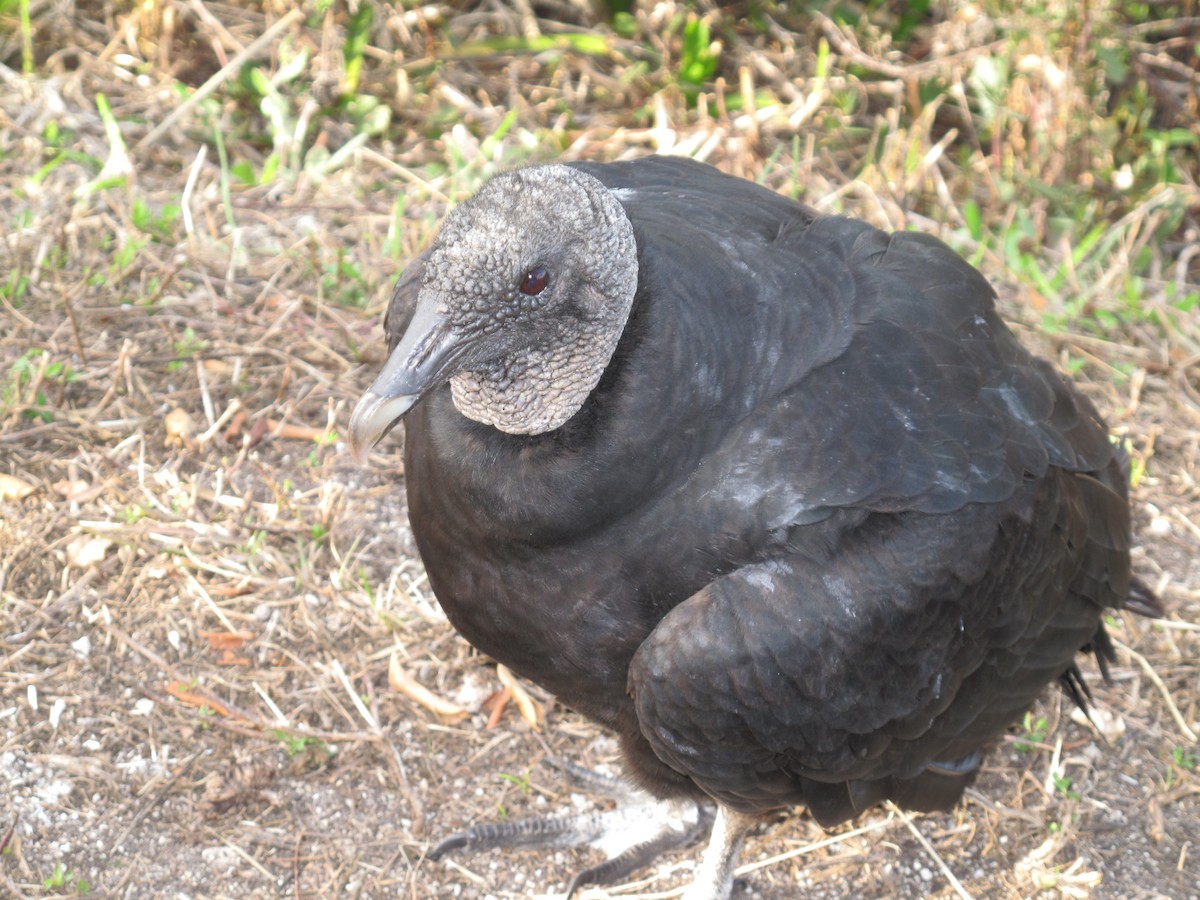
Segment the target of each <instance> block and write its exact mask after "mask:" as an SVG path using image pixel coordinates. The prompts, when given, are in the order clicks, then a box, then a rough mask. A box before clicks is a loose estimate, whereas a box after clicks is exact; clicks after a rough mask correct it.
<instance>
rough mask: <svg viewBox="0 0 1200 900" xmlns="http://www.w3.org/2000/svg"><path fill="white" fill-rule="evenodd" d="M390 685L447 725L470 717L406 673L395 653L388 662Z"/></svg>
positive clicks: (461, 708)
mask: <svg viewBox="0 0 1200 900" xmlns="http://www.w3.org/2000/svg"><path fill="white" fill-rule="evenodd" d="M388 684H389V685H390V686H391V688H392V690H394V691H399V692H400V693H401V694H403V695H404V696H406V697H408V699H410V700H412V701H413V702H414V703H417V704H418V705H420V706H423V707H425V708H426V709H427V710H429V711H430V712H431V713H433V714H434V715H435V716H437V717H438V718H439V719H441V720H442V721H443V722H446V723H447V724H449V723H452V722H459V721H461V720H463V719H465V718H466V717H467V715H468V713H467V711H466V710H465V709H464V708H463V707H461V706H459V705H458V704H457V703H453V702H451V701H450V700H447V699H445V698H444V697H439V696H438V695H437V694H435V693H434V692H433V691H431V690H429V688H427V687H425V685H423V684H421V683H420V682H418V681H417V680H416V679H415V678H413V677H412V676H411V675H409V674H408V673H407V672H405V671H404V667H403V666H402V665H401V664H400V657H399V656H398V655H396V654H395V653H393V654H392V658H391V660H389V661H388Z"/></svg>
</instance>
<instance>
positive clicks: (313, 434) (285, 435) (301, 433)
mask: <svg viewBox="0 0 1200 900" xmlns="http://www.w3.org/2000/svg"><path fill="white" fill-rule="evenodd" d="M267 427H268V428H270V429H271V436H272V437H276V438H279V439H281V440H285V441H320V442H326V441H328V439H329V430H328V429H326V428H311V427H309V426H307V425H292V424H291V423H290V422H277V421H276V420H275V419H267Z"/></svg>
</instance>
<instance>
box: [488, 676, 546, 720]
mask: <svg viewBox="0 0 1200 900" xmlns="http://www.w3.org/2000/svg"><path fill="white" fill-rule="evenodd" d="M496 677H497V678H499V679H500V683H501V684H502V685H504V686H505V687H506V688H508V689H509V690H510V691H512V698H513V703H515V704H517V709H519V710H520V711H521V718H522V719H524V720H525V721H526V722H528V723H529V727H530V728H532V729H533V730H534V731H541V730H542V723H544V722H545V721H546V710H545V709H543V708H542V704H540V703H538V702H537V701H536V700H534V699H533V698H532V697H530V696H529V692H528V691H526V690H525V688H524V686H523V685H522V684H521V682H519V681H517V676H516V675H514V674H513V673H512V672H511V671H509V668H508V666H504V665H498V666H496Z"/></svg>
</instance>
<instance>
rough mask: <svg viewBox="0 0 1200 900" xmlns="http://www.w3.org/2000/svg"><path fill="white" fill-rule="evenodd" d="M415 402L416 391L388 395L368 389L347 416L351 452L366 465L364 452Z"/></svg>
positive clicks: (360, 462)
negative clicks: (392, 395) (348, 419)
mask: <svg viewBox="0 0 1200 900" xmlns="http://www.w3.org/2000/svg"><path fill="white" fill-rule="evenodd" d="M416 402H417V398H416V396H415V395H410V394H405V395H401V396H399V397H388V396H386V395H384V394H379V393H376V392H375V391H374V390H373V389H369V390H367V391H366V392H365V393H364V394H363V395H362V397H360V398H359V400H358V403H357V404H356V405H355V407H354V412H353V413H352V414H351V416H350V430H349V432H348V434H347V438H348V443H349V445H350V455H351V456H353V457H354V459H355V461H356V462H357V463H358V464H359V465H365V464H366V462H367V454H368V453H370V451H371V448H372V447H374V446H375V445H376V444H377V443H379V439H380V438H382V437H383V436H384V435H385V434H387V431H388V429H389V428H391V426H392V423H393V422H395V421H396V420H397V419H399V418H400V417H401V416H402V415H404V414H405V413H406V412H408V411H409V409H411V408H412V405H413V404H414V403H416Z"/></svg>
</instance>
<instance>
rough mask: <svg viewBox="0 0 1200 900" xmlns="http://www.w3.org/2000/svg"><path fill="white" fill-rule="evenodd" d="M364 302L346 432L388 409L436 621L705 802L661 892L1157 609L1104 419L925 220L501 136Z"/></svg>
mask: <svg viewBox="0 0 1200 900" xmlns="http://www.w3.org/2000/svg"><path fill="white" fill-rule="evenodd" d="M384 330H385V333H386V336H387V348H388V356H387V360H386V362H385V363H384V364H383V367H382V369H381V370H380V371H379V373H378V375H377V377H376V378H375V380H374V382H373V384H372V386H371V387H370V388H369V389H368V390H366V391H365V393H363V395H362V396H361V399H360V400H359V401H358V403H357V405H356V407H355V409H354V411H353V414H352V416H351V420H350V425H349V431H348V438H349V445H350V449H351V451H352V452H353V453H354V454H355V456H356V457H357V458H358V459H360V460H365V459H366V458H367V454H368V451H369V450H370V449H371V448H372V447H374V446H375V445H376V444H377V443H378V442H379V441H380V439H381V438H382V437H383V436H384V435H385V434H386V433H387V432H388V431H389V430H390V429H391V428H392V427H393V426H394V425H395V424H396V423H397V422H398V421H400V420H401V419H403V421H404V424H405V428H404V481H405V488H406V490H407V496H408V508H409V516H410V520H411V525H412V529H413V534H414V537H415V540H416V546H417V549H418V551H419V553H420V556H421V558H422V560H423V563H424V566H425V569H426V571H427V573H428V578H429V584H430V586H431V588H432V590H433V593H434V595H435V596H436V598H437V599H438V601H439V603H440V604H441V606H442V608H443V609H444V611H445V613H446V615H447V617H448V618H449V620H450V622H451V623H452V624H453V626H454V627H455V628H456V629H457V630H458V631H459V632H460V633H461V634H462V636H463V637H465V638H466V640H467V641H468V642H469V643H470V644H472V645H473V646H474V647H476V648H477V649H478V650H480V651H481V652H483V653H485V654H487V655H488V656H490V657H492V658H493V659H495V660H496V661H498V662H501V663H503V664H504V665H506V666H508V667H509V668H510V669H512V670H513V671H515V672H517V673H518V674H520V675H521V676H523V677H525V678H527V679H529V680H530V681H532V682H534V683H536V684H538V685H540V686H542V687H543V688H545V689H546V690H548V691H549V692H551V693H553V694H554V695H556V696H557V698H558V699H559V700H560V701H561V702H562V703H564V704H565V705H566V706H568V707H571V708H573V709H575V710H577V711H578V712H579V713H582V714H583V715H584V716H586V717H587V718H589V719H591V720H592V721H594V722H596V723H598V724H599V725H600V726H603V727H604V728H606V729H608V730H610V731H611V732H613V733H614V734H615V735H616V737H617V739H618V742H619V746H620V749H621V754H622V758H623V762H624V766H625V770H626V777H627V778H628V779H629V780H630V781H631V783H632V787H631V788H630V791H632V792H635V793H637V794H639V796H642V797H643V798H644V799H645V800H646V801H647V802H651V803H656V804H658V806H659V808H660V809H662V810H665V813H664V816H665V817H666V818H665V819H661V821H667V820H669V819H671V817H672V816H675V817H679V816H681V815H682V816H683V817H685V818H689V817H690V824H689V826H688V827H687V828H686V829H683V830H684V831H686V832H688V833H692V832H694V831H695V830H696V828H697V827H699V828H706V827H709V826H710V825H711V835H710V839H709V843H708V846H707V848H706V849H705V850H704V852H703V855H702V859H701V861H700V863H699V865H698V867H697V869H696V874H695V879H694V882H693V883H692V885H691V887H690V888H689V889H688V891H689V892H688V893H687V895H686V896H687V897H688V900H724V898H727V897H728V896H729V895H730V893H731V891H732V888H733V871H734V868H735V867H736V863H737V859H738V856H739V853H740V850H741V846H742V844H743V841H744V839H745V837H746V835H747V834H748V833H750V832H751V831H752V830H753V829H754V828H755V827H757V826H758V824H759V823H761V822H763V821H764V820H765V819H766V818H769V817H771V816H777V815H779V814H780V812H781V811H783V812H785V813H786V812H788V811H792V810H804V809H806V810H807V811H808V812H809V814H811V815H812V816H813V817H814V818H815V819H816V821H817V822H818V823H820V824H821V825H822V826H824V827H827V828H828V827H833V826H836V825H838V824H840V823H843V822H846V821H849V820H851V819H853V818H855V817H856V816H858V815H859V814H861V813H863V812H864V811H866V810H868V809H870V808H871V807H873V806H875V805H877V804H880V803H883V802H885V801H892V802H894V803H896V804H897V805H899V806H900V807H902V808H906V809H911V810H917V811H929V810H940V809H948V808H951V807H953V805H954V804H955V803H956V802H957V801H958V800H959V799H960V797H961V795H962V793H963V790H964V789H965V788H966V787H967V786H968V785H969V784H970V783H971V781H972V779H973V777H974V775H975V773H976V772H977V771H978V769H979V766H980V762H981V760H982V758H983V754H984V752H985V751H986V750H987V749H988V747H989V746H991V745H993V744H995V743H996V742H997V741H998V740H1000V739H1001V737H1002V736H1003V734H1004V732H1005V730H1006V729H1007V728H1008V727H1009V726H1010V725H1011V724H1012V723H1013V722H1014V721H1016V720H1018V719H1019V718H1020V716H1021V715H1022V714H1023V712H1025V711H1026V710H1027V709H1028V708H1029V707H1030V705H1031V704H1032V703H1033V702H1034V701H1035V699H1036V698H1037V697H1038V696H1039V694H1040V693H1041V692H1042V691H1043V689H1044V688H1045V687H1046V686H1047V685H1049V684H1051V683H1053V682H1055V681H1059V682H1061V683H1062V684H1063V685H1064V686H1065V687H1066V688H1067V690H1068V691H1069V692H1070V694H1071V695H1072V697H1074V699H1075V700H1076V702H1078V703H1079V704H1080V705H1082V706H1085V707H1086V705H1087V701H1088V698H1089V697H1090V694H1089V693H1088V689H1087V686H1086V684H1085V683H1084V681H1083V676H1082V674H1081V670H1080V669H1079V668H1078V664H1077V661H1076V660H1077V654H1078V653H1080V652H1081V651H1088V650H1090V651H1093V652H1094V655H1095V656H1096V658H1097V659H1098V660H1099V662H1100V665H1101V668H1102V670H1104V666H1105V663H1106V661H1107V660H1109V659H1111V658H1112V656H1113V648H1112V643H1111V641H1110V640H1109V638H1108V636H1107V634H1106V632H1105V629H1104V616H1105V614H1106V613H1107V612H1111V611H1113V610H1117V609H1121V608H1127V609H1131V610H1133V611H1136V612H1139V613H1143V614H1146V615H1158V614H1160V613H1161V606H1160V604H1159V601H1158V599H1157V598H1156V597H1155V596H1154V594H1153V592H1152V591H1150V590H1149V589H1148V588H1147V587H1146V586H1145V585H1143V584H1142V583H1141V582H1140V581H1138V580H1137V578H1136V577H1135V576H1134V575H1133V574H1132V572H1131V563H1130V547H1131V542H1132V537H1131V525H1130V507H1129V496H1128V484H1129V463H1128V459H1127V455H1126V453H1125V451H1124V450H1123V448H1122V446H1121V444H1120V442H1118V441H1116V440H1114V439H1112V438H1110V435H1109V430H1108V428H1107V427H1106V425H1105V423H1104V421H1103V419H1102V418H1101V416H1100V414H1099V413H1098V411H1097V409H1096V408H1095V406H1094V405H1093V404H1092V403H1091V402H1090V401H1089V400H1088V399H1087V398H1086V397H1085V396H1084V395H1083V394H1082V393H1081V392H1080V391H1079V390H1078V388H1077V387H1076V386H1075V385H1074V384H1073V383H1072V382H1071V381H1069V380H1068V379H1066V378H1065V377H1064V376H1063V375H1061V374H1059V372H1058V371H1057V370H1056V369H1055V368H1054V367H1053V366H1052V365H1051V364H1050V363H1048V362H1046V361H1045V360H1042V359H1040V358H1038V357H1036V356H1034V355H1032V354H1031V353H1029V352H1028V351H1027V350H1026V349H1024V348H1023V347H1022V345H1021V344H1020V343H1018V341H1017V339H1016V337H1015V336H1014V334H1013V333H1012V331H1010V329H1009V328H1008V327H1007V325H1006V324H1005V323H1004V321H1003V320H1002V319H1001V318H1000V316H999V314H998V313H997V310H996V293H995V291H994V290H993V288H992V286H991V285H990V284H989V282H988V281H987V280H986V279H985V278H984V276H983V275H981V274H980V273H979V272H978V271H977V270H976V269H975V268H974V267H972V266H971V265H970V264H968V263H967V262H966V261H964V260H963V259H962V258H961V257H960V256H959V255H958V254H956V253H955V252H954V251H953V250H951V249H950V248H949V247H948V246H947V245H946V244H944V243H943V242H941V241H940V240H938V239H936V238H935V237H932V236H929V235H925V234H921V233H917V232H912V231H900V232H896V233H888V232H885V231H883V230H880V229H878V228H876V227H874V226H872V225H870V224H869V223H866V222H864V221H860V220H857V219H854V218H850V217H845V216H840V215H832V214H822V213H819V212H817V211H815V210H814V209H812V208H810V207H808V206H805V205H803V204H801V203H799V202H796V201H794V200H792V199H789V198H787V197H784V196H782V195H780V194H777V193H775V192H773V191H771V190H770V189H768V188H766V187H763V186H760V185H757V184H754V183H752V182H750V181H747V180H745V179H742V178H738V177H735V176H732V175H728V174H724V173H722V172H720V171H719V170H718V169H717V168H715V167H712V166H709V165H706V164H704V163H701V162H697V161H694V160H691V159H686V158H681V157H667V156H648V157H643V158H640V159H634V160H626V161H618V162H590V161H569V162H561V163H549V164H541V165H530V166H526V167H523V168H517V169H513V170H511V171H507V172H503V173H500V174H497V175H495V176H494V177H492V178H491V179H490V180H489V181H487V182H486V183H485V184H484V186H483V187H482V188H481V189H480V190H479V191H478V193H476V194H475V195H474V196H473V197H472V198H470V199H469V200H466V201H464V202H463V203H461V204H460V205H458V206H456V207H455V208H453V209H452V210H451V211H450V212H449V213H448V214H447V216H446V217H445V219H444V221H443V223H442V225H441V227H440V230H439V231H438V233H437V234H436V236H435V237H434V239H433V240H432V243H431V244H430V246H429V249H428V250H426V251H425V252H424V253H422V254H420V255H419V256H417V257H416V258H415V259H414V260H412V261H411V262H410V264H409V265H408V266H407V267H406V268H405V270H404V272H403V273H402V275H401V277H400V278H399V280H398V281H397V284H396V286H395V290H394V293H393V295H392V298H391V302H390V304H389V306H388V309H387V312H386V314H385V318H384ZM1104 672H1105V675H1107V672H1106V670H1104ZM697 810H700V812H699V813H697ZM647 818H654V817H653V816H647ZM656 821H660V819H656ZM697 822H698V823H699V825H697ZM672 829H675V830H674V831H673V830H672ZM516 830H517V831H521V832H522V833H521V834H516V835H514V833H513V832H514V829H511V828H510V829H508V833H507V837H508V841H507V843H509V844H522V843H525V844H527V843H528V842H529V841H530V840H532V839H533V838H532V837H531V835H532V834H533V833H534V832H539V831H540V832H544V833H550V832H554V834H551V836H550V838H547V842H548V843H549V842H553V841H558V840H560V839H561V836H559V837H555V835H557V833H558V832H559V831H562V830H565V826H562V827H561V828H560V827H558V826H556V827H555V828H538V827H532V826H531V827H529V828H524V829H523V830H522V829H516ZM502 831H504V829H503V828H499V827H498V826H497V827H484V826H477V827H475V828H473V829H468V830H467V831H466V832H463V833H461V834H459V835H456V836H454V837H452V838H451V839H449V840H447V841H445V842H443V845H442V846H439V847H438V848H437V849H436V851H435V853H434V854H431V855H432V856H440V855H442V854H444V853H446V852H454V851H458V850H461V849H462V848H464V847H466V848H468V849H471V848H474V849H478V848H480V847H485V846H493V845H496V844H504V843H505V839H504V837H505V836H504V835H503V834H501V832H502ZM678 832H679V828H678V827H676V826H674V825H662V826H661V827H659V830H658V833H657V836H656V837H654V838H651V839H645V840H643V839H638V841H639V842H638V843H635V845H634V846H632V847H630V848H627V849H626V850H625V851H624V852H623V853H618V854H615V855H614V858H613V859H612V860H611V861H610V863H611V864H606V865H605V866H599V867H596V868H595V869H593V870H588V871H587V872H585V873H580V875H579V876H576V878H575V879H574V880H573V881H572V883H571V887H570V891H574V890H575V889H576V888H577V887H579V886H581V885H582V884H586V883H600V882H601V881H603V880H611V878H612V877H613V876H614V874H618V873H625V872H627V871H628V870H629V869H630V868H631V867H635V866H637V865H641V864H644V863H645V862H646V859H647V856H648V855H652V853H650V852H649V851H647V849H646V848H648V847H649V848H653V849H654V850H656V849H658V848H661V846H663V845H664V841H665V840H666V839H667V838H666V837H664V836H665V835H668V834H669V833H678ZM584 839H585V838H579V840H584ZM561 840H565V839H561Z"/></svg>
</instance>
